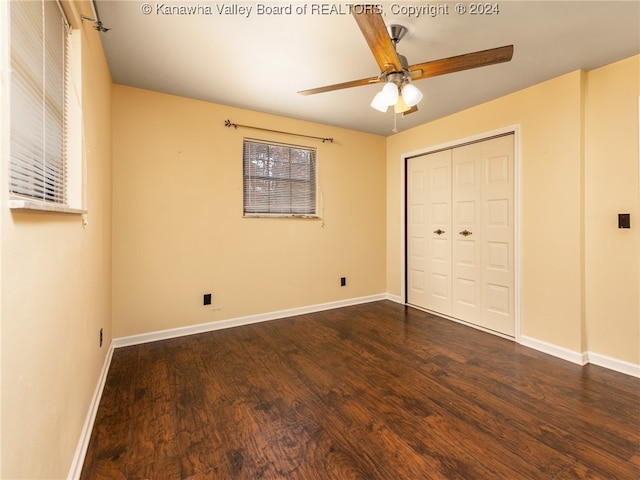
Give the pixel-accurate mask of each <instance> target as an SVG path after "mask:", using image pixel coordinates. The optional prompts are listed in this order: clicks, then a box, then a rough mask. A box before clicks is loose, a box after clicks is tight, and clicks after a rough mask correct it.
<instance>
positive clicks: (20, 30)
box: [10, 0, 69, 204]
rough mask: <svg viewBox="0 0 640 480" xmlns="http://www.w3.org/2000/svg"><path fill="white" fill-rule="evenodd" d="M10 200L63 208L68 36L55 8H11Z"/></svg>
mask: <svg viewBox="0 0 640 480" xmlns="http://www.w3.org/2000/svg"><path fill="white" fill-rule="evenodd" d="M10 9H11V13H10V15H11V17H10V18H11V49H10V50H11V69H12V76H11V107H10V108H11V114H10V115H11V141H10V191H11V193H12V194H17V195H24V196H28V197H30V198H34V199H38V200H43V201H48V202H55V203H62V204H64V203H65V202H66V157H65V152H66V146H65V137H66V131H65V129H66V103H67V102H66V95H65V91H66V87H67V85H68V81H69V80H68V56H69V55H68V49H69V38H68V37H69V35H68V30H67V25H66V20H65V18H64V15H63V14H62V11H61V10H60V6H59V5H58V4H57V2H53V1H48V0H40V1H20V2H11V3H10Z"/></svg>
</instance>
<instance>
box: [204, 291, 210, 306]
mask: <svg viewBox="0 0 640 480" xmlns="http://www.w3.org/2000/svg"><path fill="white" fill-rule="evenodd" d="M202 304H203V305H211V294H210V293H205V294H204V297H203V299H202Z"/></svg>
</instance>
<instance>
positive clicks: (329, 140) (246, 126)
mask: <svg viewBox="0 0 640 480" xmlns="http://www.w3.org/2000/svg"><path fill="white" fill-rule="evenodd" d="M224 126H225V127H233V128H238V127H240V128H250V129H252V130H262V131H263V132H272V133H284V134H285V135H294V136H296V137H305V138H313V139H315V140H322V143H325V142H329V143H333V138H323V137H314V136H313V135H303V134H301V133H291V132H283V131H280V130H271V129H269V128H261V127H251V126H249V125H240V124H238V123H231V120H225V121H224Z"/></svg>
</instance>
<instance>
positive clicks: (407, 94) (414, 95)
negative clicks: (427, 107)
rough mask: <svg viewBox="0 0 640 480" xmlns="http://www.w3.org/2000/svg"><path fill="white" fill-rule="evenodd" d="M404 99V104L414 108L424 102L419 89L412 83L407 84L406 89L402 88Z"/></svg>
mask: <svg viewBox="0 0 640 480" xmlns="http://www.w3.org/2000/svg"><path fill="white" fill-rule="evenodd" d="M402 97H403V98H404V103H406V104H407V106H409V107H413V106H414V105H417V104H418V102H419V101H420V100H422V92H421V91H420V90H418V87H416V86H415V85H412V84H411V83H407V84H406V85H405V86H404V87H402Z"/></svg>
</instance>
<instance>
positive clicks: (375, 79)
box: [298, 77, 381, 95]
mask: <svg viewBox="0 0 640 480" xmlns="http://www.w3.org/2000/svg"><path fill="white" fill-rule="evenodd" d="M380 81H381V80H380V77H369V78H362V79H360V80H352V81H350V82H344V83H336V84H334V85H327V86H326V87H318V88H310V89H309V90H302V91H300V92H298V93H299V94H300V95H315V94H316V93H324V92H331V91H333V90H341V89H343V88H351V87H360V86H362V85H370V84H373V83H380Z"/></svg>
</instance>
